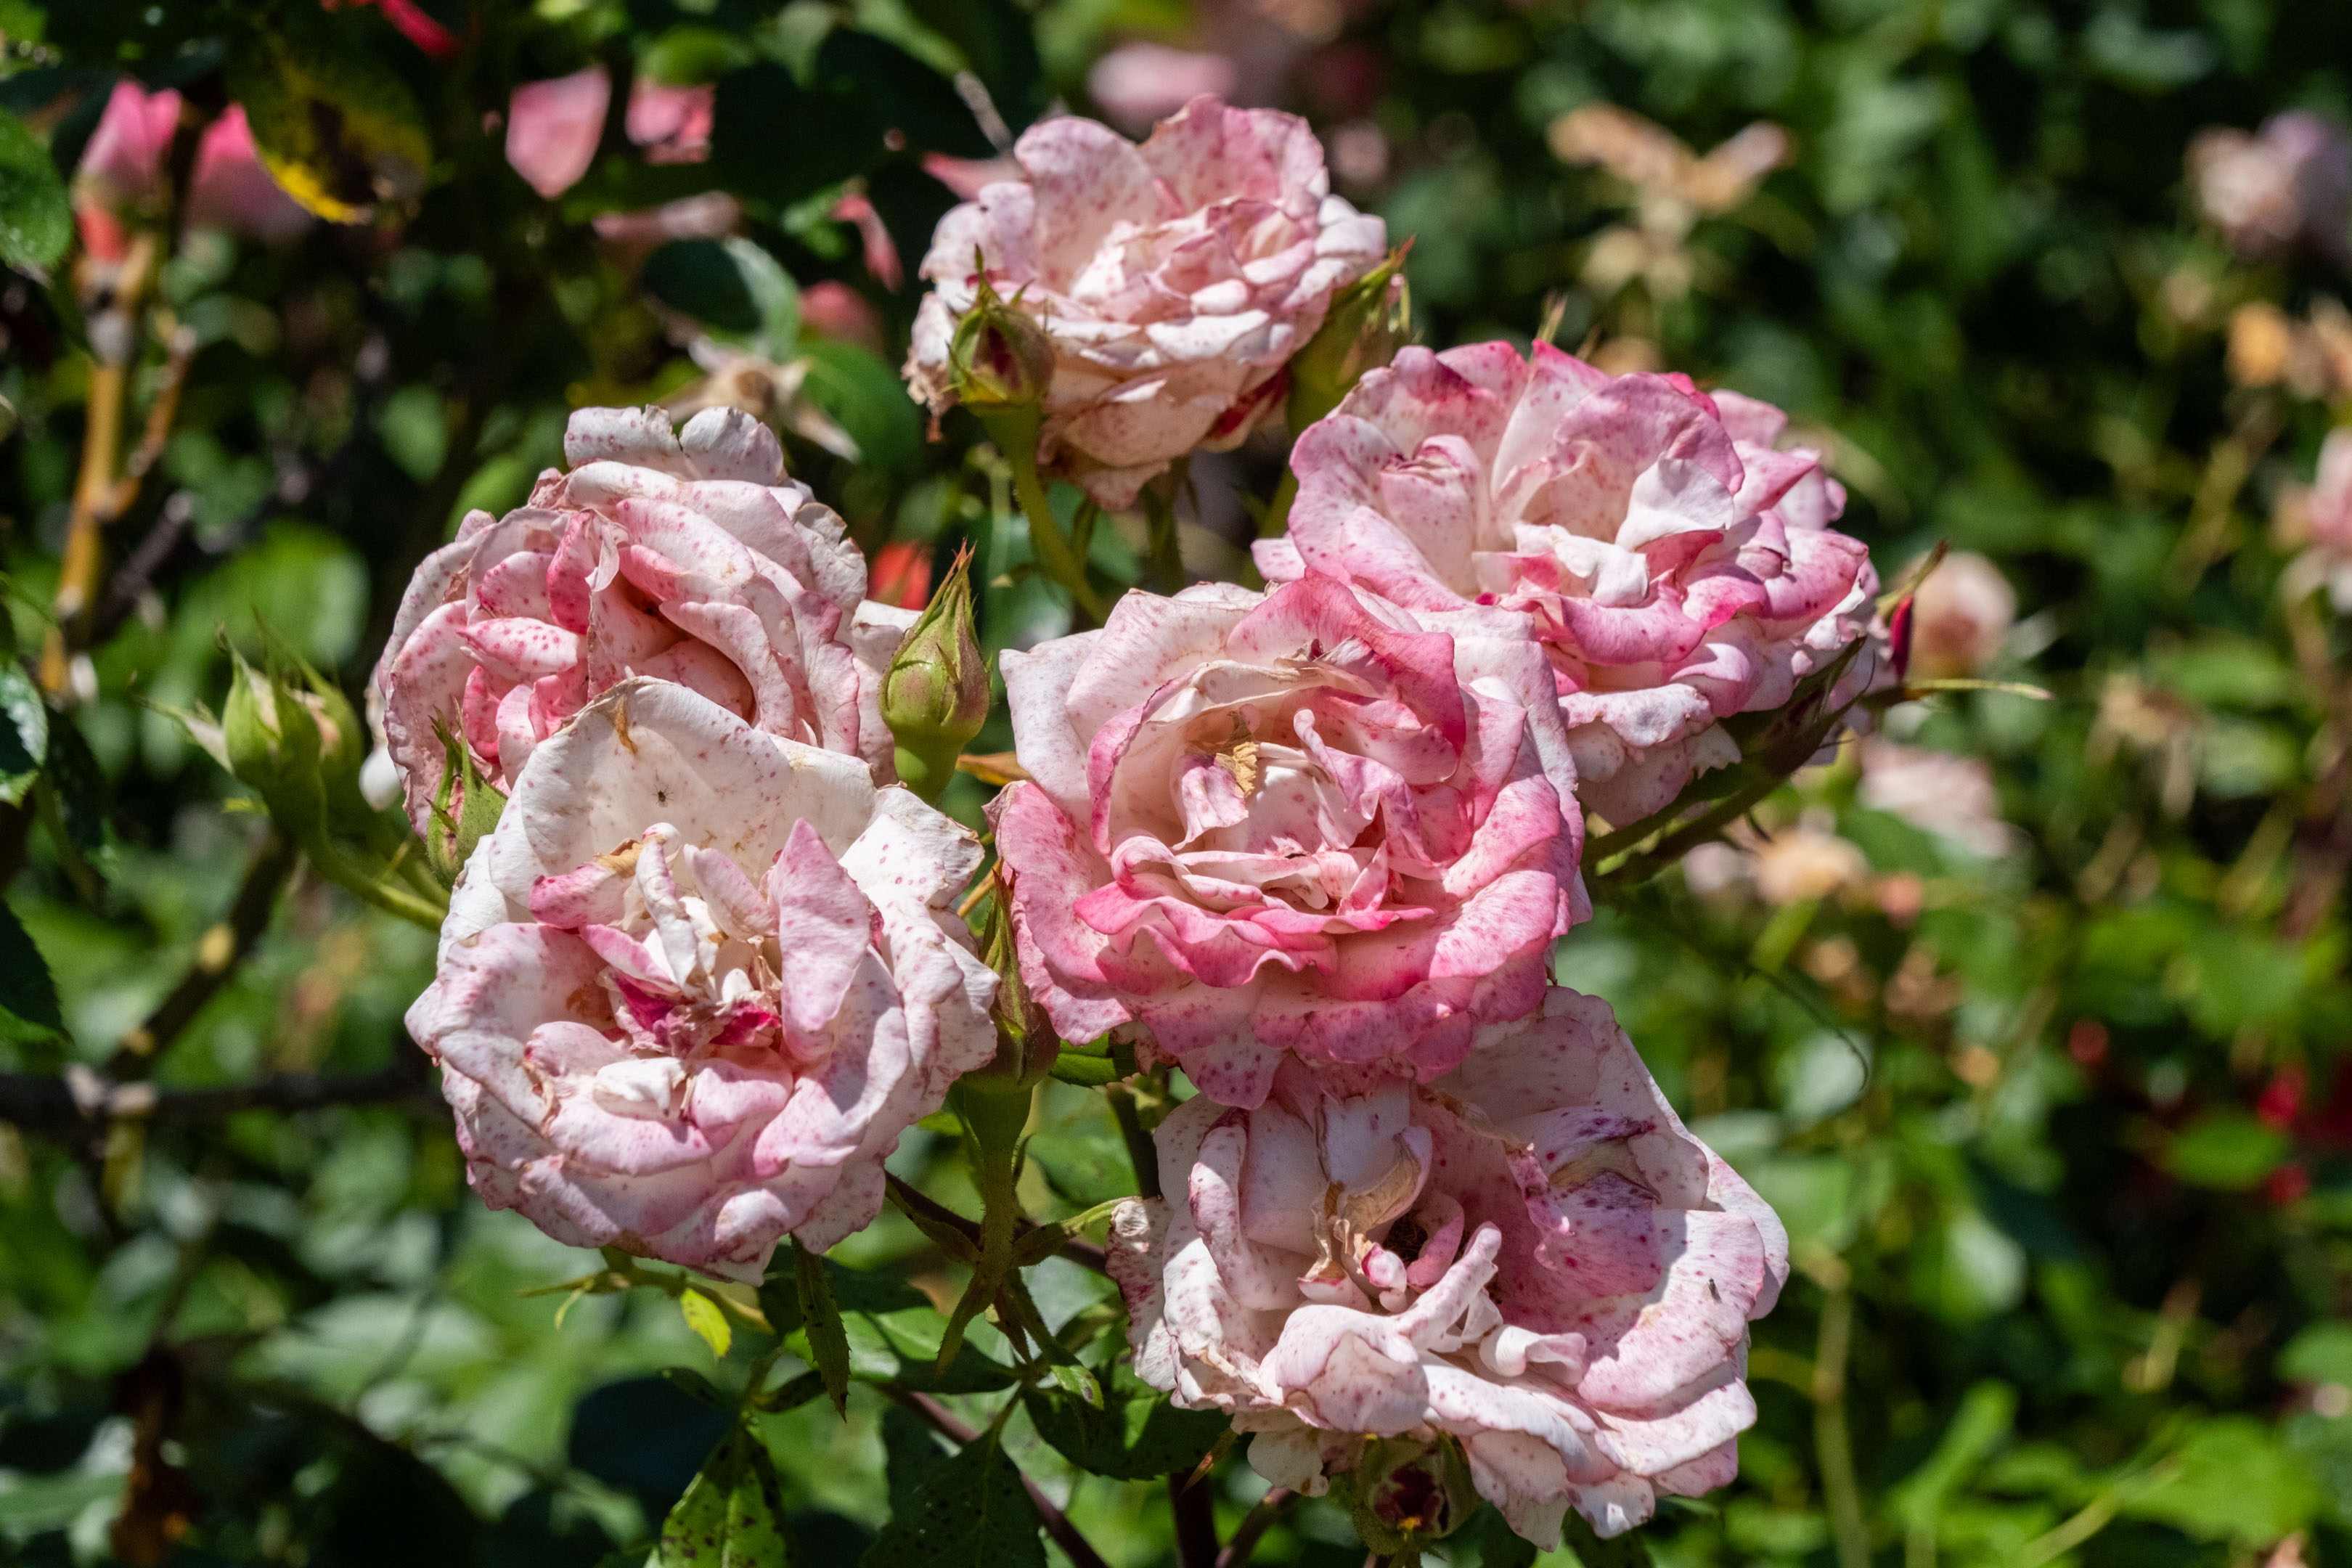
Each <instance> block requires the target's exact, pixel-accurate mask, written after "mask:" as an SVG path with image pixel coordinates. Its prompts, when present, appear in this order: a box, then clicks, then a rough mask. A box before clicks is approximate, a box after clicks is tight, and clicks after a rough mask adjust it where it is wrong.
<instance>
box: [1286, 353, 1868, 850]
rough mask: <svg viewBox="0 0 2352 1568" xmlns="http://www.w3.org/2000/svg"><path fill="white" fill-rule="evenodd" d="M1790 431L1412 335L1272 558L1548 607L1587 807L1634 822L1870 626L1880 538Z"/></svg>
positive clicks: (1396, 591)
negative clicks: (1785, 444) (1855, 533)
mask: <svg viewBox="0 0 2352 1568" xmlns="http://www.w3.org/2000/svg"><path fill="white" fill-rule="evenodd" d="M1785 423H1786V419H1785V417H1784V416H1782V415H1781V413H1780V410H1778V409H1776V408H1773V407H1771V406H1770V405H1768V404H1763V403H1759V402H1757V401H1755V400H1754V399H1752V398H1747V397H1742V396H1740V395H1738V394H1737V393H1729V392H1725V393H1717V394H1716V395H1713V396H1709V395H1706V394H1705V393H1702V392H1700V391H1698V390H1697V389H1696V388H1695V387H1694V386H1692V385H1691V384H1690V383H1689V381H1687V380H1686V379H1685V378H1683V377H1681V376H1675V375H1655V374H1629V375H1621V376H1613V377H1612V376H1611V375H1608V374H1605V373H1603V372H1601V371H1599V370H1596V369H1594V368H1593V367H1592V366H1591V365H1588V364H1586V363H1584V362H1583V361H1581V360H1579V359H1576V358H1574V357H1573V356H1571V355H1569V354H1565V353H1560V352H1559V350H1557V349H1554V348H1552V347H1550V346H1549V344H1544V343H1538V344H1537V345H1536V346H1535V350H1534V354H1533V357H1532V359H1524V360H1523V359H1521V358H1520V357H1519V354H1518V352H1517V350H1515V349H1514V348H1512V346H1511V345H1510V344H1508V343H1502V342H1494V343H1479V344H1475V345H1473V346H1470V347H1467V348H1459V349H1454V350H1451V351H1449V352H1447V353H1442V354H1438V353H1430V352H1429V351H1428V350H1426V349H1407V350H1405V351H1404V352H1403V353H1401V354H1399V355H1398V356H1397V360H1396V363H1394V364H1392V365H1391V366H1389V367H1388V368H1386V369H1384V370H1376V371H1373V372H1372V373H1371V374H1369V375H1367V376H1365V377H1364V379H1363V380H1362V381H1361V382H1360V383H1359V384H1357V386H1356V389H1355V390H1354V391H1353V392H1351V393H1349V395H1348V398H1347V400H1346V401H1345V402H1343V403H1342V404H1340V405H1339V409H1338V410H1337V412H1335V413H1334V414H1332V416H1330V417H1329V418H1328V419H1324V420H1322V421H1320V422H1319V423H1318V424H1317V425H1315V426H1312V427H1311V428H1309V429H1308V430H1307V432H1306V433H1305V434H1304V435H1302V436H1301V437H1299V440H1298V445H1297V448H1296V450H1295V451H1294V452H1293V454H1292V456H1291V467H1292V468H1293V469H1294V470H1295V471H1296V472H1297V475H1298V479H1299V489H1298V499H1297V503H1296V504H1295V505H1294V506H1293V507H1292V508H1291V511H1290V532H1289V535H1288V537H1287V538H1286V539H1281V540H1272V541H1267V542H1262V543H1260V544H1259V545H1258V546H1257V555H1258V563H1259V566H1260V567H1261V569H1263V570H1264V572H1265V575H1266V577H1267V578H1268V579H1269V580H1273V581H1286V580H1289V579H1292V578H1296V577H1297V576H1298V575H1299V574H1301V573H1303V572H1308V571H1315V572H1327V573H1330V574H1333V575H1335V576H1339V577H1342V578H1345V579H1347V580H1349V581H1351V582H1354V583H1356V584H1360V585H1361V586H1363V587H1365V588H1368V589H1370V591H1372V592H1374V593H1376V594H1379V595H1382V596H1383V597H1385V598H1388V599H1390V600H1392V601H1394V602H1395V603H1397V604H1400V605H1405V606H1407V607H1408V608H1411V609H1413V610H1416V611H1421V610H1431V611H1442V610H1448V609H1455V608H1459V607H1461V606H1464V605H1470V604H1473V603H1477V604H1493V605H1501V606H1503V607H1504V608H1507V609H1511V610H1517V611H1521V612H1524V613H1526V614H1528V615H1529V616H1533V617H1534V620H1535V624H1536V628H1537V636H1538V637H1540V638H1541V639H1542V643H1543V647H1544V650H1545V652H1546V653H1547V654H1548V655H1549V658H1550V661H1551V668H1552V673H1553V676H1554V679H1555V680H1556V682H1557V685H1558V689H1559V703H1560V709H1561V712H1562V713H1563V715H1564V716H1565V718H1566V720H1567V722H1568V726H1569V743H1570V747H1571V748H1572V749H1573V750H1574V752H1575V756H1576V766H1577V773H1578V776H1579V780H1580V785H1579V787H1580V790H1581V791H1582V799H1583V802H1584V804H1585V805H1586V806H1587V807H1589V808H1591V810H1594V811H1597V812H1599V813H1600V814H1601V816H1604V817H1606V818H1607V819H1608V820H1609V821H1610V822H1612V823H1613V824H1617V825H1619V826H1622V825H1624V824H1626V823H1630V822H1633V821H1635V820H1637V819H1639V818H1641V817H1643V816H1648V815H1649V814H1651V813H1652V812H1654V811H1656V810H1658V809H1660V808H1661V807H1663V806H1664V805H1667V804H1668V803H1669V802H1671V801H1672V800H1673V799H1674V798H1675V795H1677V794H1678V793H1679V792H1680V791H1681V790H1682V787H1683V786H1684V784H1686V783H1688V782H1689V780H1690V778H1691V776H1692V775H1693V774H1694V773H1698V772H1701V771H1704V770H1705V769H1707V768H1710V767H1716V766H1720V765H1722V764H1724V763H1729V762H1732V761H1735V760H1736V759H1737V758H1738V747H1737V746H1736V745H1735V744H1734V742H1732V740H1731V738H1730V737H1729V736H1728V735H1727V734H1726V733H1725V732H1724V731H1722V730H1721V729H1720V728H1718V727H1717V721H1718V720H1721V719H1724V718H1727V717H1729V716H1730V715H1732V714H1734V713H1740V712H1748V711H1754V710H1764V709H1771V708H1777V707H1780V705H1782V704H1783V703H1785V702H1787V701H1788V700H1789V698H1790V692H1791V690H1792V689H1794V687H1795V685H1796V683H1797V681H1798V680H1799V679H1801V678H1802V677H1804V676H1805V675H1808V674H1810V673H1811V672H1812V671H1814V670H1816V669H1819V668H1822V666H1824V665H1825V664H1827V663H1828V662H1829V661H1830V660H1832V659H1833V658H1836V657H1837V655H1838V654H1839V653H1840V652H1841V651H1842V650H1843V648H1844V647H1846V646H1847V645H1848V644H1849V643H1852V642H1853V641H1854V640H1855V639H1856V638H1858V637H1861V636H1862V635H1863V633H1864V630H1865V629H1866V626H1867V622H1868V618H1869V613H1870V611H1869V605H1868V599H1869V595H1870V594H1871V593H1872V592H1873V591H1874V588H1875V586H1876V582H1877V580H1876V578H1875V576H1874V574H1872V572H1871V570H1870V561H1869V555H1868V552H1866V551H1865V550H1864V548H1863V546H1862V545H1861V544H1860V543H1859V542H1856V541H1854V540H1852V539H1849V538H1847V537H1846V536H1845V535H1844V534H1842V533H1838V532H1836V531H1832V529H1831V528H1830V527H1829V524H1830V522H1831V521H1833V520H1834V519H1835V518H1836V517H1837V516H1838V514H1839V513H1840V511H1842V510H1843V508H1844V505H1845V492H1844V490H1843V489H1842V488H1840V487H1839V486H1838V485H1837V483H1836V482H1835V481H1833V480H1832V479H1829V478H1828V477H1827V476H1826V475H1824V474H1823V472H1822V465H1821V456H1820V454H1819V453H1816V452H1813V451H1811V450H1807V449H1805V448H1801V447H1800V448H1796V449H1794V450H1790V451H1780V450H1778V449H1776V447H1775V445H1774V444H1775V443H1776V442H1777V441H1778V440H1779V438H1780V434H1781V429H1782V426H1784V425H1785ZM1857 684H1858V683H1857Z"/></svg>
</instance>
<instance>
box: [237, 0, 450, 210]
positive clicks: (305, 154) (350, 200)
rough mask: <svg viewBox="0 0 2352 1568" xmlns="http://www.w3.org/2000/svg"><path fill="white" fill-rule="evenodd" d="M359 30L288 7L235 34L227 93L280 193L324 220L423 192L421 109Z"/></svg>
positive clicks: (426, 161) (427, 149)
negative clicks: (269, 19) (239, 110)
mask: <svg viewBox="0 0 2352 1568" xmlns="http://www.w3.org/2000/svg"><path fill="white" fill-rule="evenodd" d="M361 37H362V35H360V34H358V33H357V32H355V31H354V30H352V28H349V27H346V26H338V25H337V24H336V23H334V22H333V21H331V20H330V19H329V18H327V17H325V16H321V15H320V14H319V13H318V12H317V11H315V10H310V9H306V8H304V7H302V6H299V5H298V6H293V7H290V8H289V9H287V10H285V11H284V12H283V13H282V14H280V15H279V16H277V17H275V18H274V19H273V20H272V22H271V24H270V26H268V29H267V30H259V29H257V30H256V31H255V32H253V33H250V34H248V35H247V36H246V37H244V38H242V39H240V40H238V42H237V44H236V47H234V48H233V49H232V51H231V53H230V56H229V61H228V89H229V96H231V97H232V98H234V99H236V101H237V102H238V103H240V104H242V105H244V106H245V115H246V120H247V122H248V123H250V124H251V126H252V127H253V141H254V146H255V148H256V150H257V151H258V152H259V153H260V154H261V161H262V163H264V164H266V165H267V166H268V170H269V172H270V174H273V175H274V176H276V178H277V180H278V184H280V185H282V186H284V187H285V189H286V194H287V195H290V196H292V197H293V198H294V199H295V200H296V201H297V202H299V203H300V204H301V205H303V206H305V207H307V208H309V209H310V211H312V212H314V213H316V214H318V215H319V216H320V217H323V218H325V219H327V220H328V221H330V222H331V223H362V222H365V221H366V220H367V219H368V217H369V216H370V215H371V214H373V211H374V210H375V206H376V204H377V203H379V202H390V203H394V204H400V203H405V202H409V201H413V200H415V198H416V197H418V196H420V195H424V193H425V176H426V174H428V173H429V171H430V170H431V168H432V164H433V142H432V138H431V136H430V135H429V134H428V133H427V132H426V130H425V114H424V111H423V110H421V109H419V108H418V107H417V103H416V100H415V96H414V95H412V94H411V93H410V92H409V90H408V86H407V84H406V83H405V82H404V81H402V80H401V79H400V76H399V74H398V73H397V72H395V71H394V69H393V68H392V67H391V65H390V64H389V63H388V62H387V61H385V60H384V59H383V58H382V57H381V56H379V55H377V54H376V53H374V52H373V50H371V49H369V48H368V47H365V45H364V44H363V43H362V42H361Z"/></svg>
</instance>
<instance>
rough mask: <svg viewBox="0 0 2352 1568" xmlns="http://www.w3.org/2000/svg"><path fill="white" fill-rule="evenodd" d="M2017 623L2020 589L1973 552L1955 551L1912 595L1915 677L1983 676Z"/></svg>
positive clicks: (1913, 665) (1912, 641) (1912, 646)
mask: <svg viewBox="0 0 2352 1568" xmlns="http://www.w3.org/2000/svg"><path fill="white" fill-rule="evenodd" d="M2016 619H2017V590H2016V589H2014V588H2012V587H2011V586H2010V585H2009V579H2008V578H2007V577H2004V576H2002V575H2001V571H2000V567H1998V566H1996V565H1994V564H1993V563H1991V562H1990V561H1989V560H1987V559H1986V558H1985V557H1984V556H1981V555H1979V554H1977V553H1976V552H1973V551H1967V550H1960V551H1955V552H1952V553H1951V554H1949V555H1947V556H1946V557H1944V560H1943V563H1941V564H1940V565H1938V566H1937V568H1936V569H1935V570H1934V571H1933V572H1931V573H1929V574H1927V581H1925V582H1923V583H1921V584H1919V589H1918V592H1917V593H1916V594H1914V595H1912V597H1911V663H1910V667H1909V673H1911V674H1914V675H1921V676H1927V677H1930V678H1934V679H1945V678H1959V679H1965V678H1968V677H1970V676H1975V675H1980V674H1982V673H1983V672H1984V670H1985V668H1986V667H1987V666H1989V665H1990V664H1991V663H1992V661H1993V660H1994V659H1995V658H1998V657H1999V656H2000V645H2001V643H2002V642H2003V641H2004V640H2005V639H2006V638H2007V637H2008V636H2009V628H2010V626H2011V625H2012V624H2013V623H2014V622H2015V621H2016Z"/></svg>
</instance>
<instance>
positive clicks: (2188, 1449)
mask: <svg viewBox="0 0 2352 1568" xmlns="http://www.w3.org/2000/svg"><path fill="white" fill-rule="evenodd" d="M2319 1504H2320V1497H2319V1489H2318V1488H2317V1486H2316V1485H2315V1484H2314V1482H2313V1480H2312V1479H2311V1474H2310V1472H2309V1470H2308V1469H2307V1468H2305V1465H2304V1462H2303V1460H2302V1458H2301V1457H2300V1456H2298V1455H2296V1454H2294V1452H2292V1451H2291V1450H2289V1449H2288V1448H2286V1447H2284V1445H2282V1444H2281V1443H2280V1442H2279V1441H2278V1439H2277V1437H2276V1436H2274V1435H2273V1433H2272V1431H2271V1429H2270V1427H2269V1426H2266V1425H2265V1424H2263V1422H2260V1421H2257V1420H2255V1419H2254V1418H2253V1417H2252V1416H2250V1415H2225V1416H2221V1417H2219V1418H2217V1419H2215V1420H2212V1421H2209V1422H2206V1423H2205V1424H2204V1425H2202V1426H2199V1427H2198V1428H2197V1429H2196V1430H2195V1431H2193V1432H2191V1433H2190V1434H2189V1439H2188V1441H2186V1442H2185V1443H2183V1444H2182V1445H2181V1446H2180V1449H2179V1452H2178V1453H2176V1454H2175V1455H2173V1456H2172V1458H2170V1459H2169V1460H2168V1461H2167V1462H2166V1466H2165V1469H2164V1471H2163V1473H2162V1476H2161V1479H2158V1481H2157V1482H2156V1484H2155V1485H2153V1486H2151V1487H2149V1488H2148V1489H2147V1490H2145V1491H2142V1492H2139V1493H2138V1494H2137V1495H2136V1496H2134V1497H2133V1498H2132V1499H2131V1500H2129V1501H2128V1502H2126V1504H2125V1505H2124V1508H2123V1511H2124V1512H2125V1513H2126V1514H2129V1515H2132V1516H2133V1517H2135V1518H2138V1519H2153V1520H2158V1521H2162V1522H2164V1523H2166V1524H2170V1525H2174V1526H2176V1527H2178V1528H2179V1529H2180V1530H2183V1531H2188V1532H2189V1534H2190V1535H2194V1536H2198V1537H2200V1538H2201V1539H2204V1540H2208V1541H2218V1540H2224V1539H2235V1540H2237V1541H2240V1542H2244V1543H2246V1544H2248V1545H2253V1544H2256V1543H2260V1544H2263V1545H2268V1544H2269V1543H2271V1542H2274V1541H2277V1540H2279V1539H2280V1538H2281V1537H2283V1536H2287V1535H2291V1534H2293V1533H2294V1531H2298V1530H2301V1529H2303V1528H2304V1527H2305V1526H2306V1525H2308V1524H2309V1523H2310V1522H2311V1521H2312V1517H2313V1515H2314V1514H2315V1513H2316V1512H2317V1511H2318V1509H2319Z"/></svg>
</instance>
